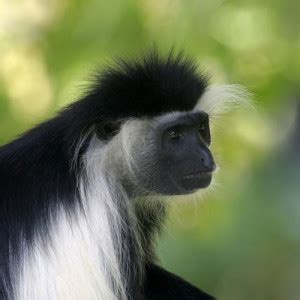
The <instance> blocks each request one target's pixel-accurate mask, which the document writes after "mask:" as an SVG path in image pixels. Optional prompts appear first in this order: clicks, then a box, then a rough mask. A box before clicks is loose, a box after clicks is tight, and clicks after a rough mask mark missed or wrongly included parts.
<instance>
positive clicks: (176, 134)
mask: <svg viewBox="0 0 300 300" xmlns="http://www.w3.org/2000/svg"><path fill="white" fill-rule="evenodd" d="M168 136H169V138H170V139H171V140H178V139H180V138H182V137H183V131H182V130H181V129H180V128H172V129H170V130H169V131H168Z"/></svg>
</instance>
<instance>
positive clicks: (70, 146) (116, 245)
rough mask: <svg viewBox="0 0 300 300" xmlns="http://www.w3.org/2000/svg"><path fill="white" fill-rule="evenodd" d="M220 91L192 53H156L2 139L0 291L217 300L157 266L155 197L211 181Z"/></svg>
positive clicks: (27, 295) (162, 210) (159, 212)
mask: <svg viewBox="0 0 300 300" xmlns="http://www.w3.org/2000/svg"><path fill="white" fill-rule="evenodd" d="M221 91H222V92H223V97H224V98H226V92H227V96H228V95H229V94H230V93H228V89H227V90H226V89H221ZM212 95H214V97H215V98H216V99H219V98H218V97H220V90H218V91H217V93H215V94H214V93H213V91H212V90H208V87H207V82H206V80H205V78H204V77H203V76H202V75H199V74H198V73H197V72H196V69H195V65H194V63H193V62H191V61H190V60H187V59H184V58H183V57H182V56H172V55H170V56H169V57H168V58H166V59H162V58H160V57H159V56H158V55H157V54H156V53H152V54H150V55H148V56H147V57H146V58H144V59H142V60H141V61H134V62H131V63H129V62H124V61H121V62H119V64H118V65H117V66H116V67H113V68H111V69H109V70H107V71H105V72H104V73H101V76H99V77H98V78H97V80H96V81H95V84H94V86H93V87H92V89H91V91H90V92H89V93H88V94H87V95H86V96H85V97H84V98H83V99H82V100H80V101H78V102H75V103H74V104H72V105H70V106H69V107H67V108H66V109H65V110H63V111H62V112H61V113H60V114H59V115H58V116H56V117H54V118H53V119H51V120H48V121H46V122H45V123H43V124H41V125H39V126H37V127H35V128H33V129H31V130H30V131H29V132H27V133H25V134H24V135H23V136H21V137H20V138H18V139H16V140H15V141H13V142H11V143H9V144H7V145H4V146H2V147H1V148H0V179H1V180H0V253H1V257H0V296H1V298H2V299H12V300H15V299H16V300H19V299H51V300H52V299H213V298H212V297H211V296H209V295H207V294H205V293H204V292H202V291H200V290H199V289H197V288H196V287H193V286H192V285H190V284H189V283H187V282H185V281H184V280H182V279H181V278H179V277H177V276H176V275H173V274H171V273H169V272H167V271H165V270H163V269H162V268H160V267H158V266H157V265H156V257H155V249H154V237H155V235H156V234H157V233H158V232H159V231H160V229H161V227H162V225H163V221H164V218H165V214H166V207H165V203H164V201H163V200H162V201H159V200H157V199H154V198H153V199H151V197H152V196H155V195H178V194H181V195H182V194H189V193H193V192H194V191H196V190H197V189H199V188H205V187H207V186H208V185H209V184H210V181H211V177H212V172H213V171H214V169H215V163H214V160H213V158H212V155H211V153H210V151H209V148H208V147H209V144H210V131H209V123H208V116H209V113H210V111H209V109H211V104H209V105H208V104H207V101H208V99H209V98H211V96H212ZM231 95H232V93H231ZM229 96H230V95H229ZM201 99H202V100H201ZM209 100H210V99H209ZM199 103H200V104H199ZM201 103H202V104H201ZM201 105H202V106H201ZM201 107H203V108H205V107H208V108H209V109H207V112H206V111H205V110H203V109H202V108H201Z"/></svg>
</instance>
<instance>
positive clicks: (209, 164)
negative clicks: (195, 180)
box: [200, 157, 216, 172]
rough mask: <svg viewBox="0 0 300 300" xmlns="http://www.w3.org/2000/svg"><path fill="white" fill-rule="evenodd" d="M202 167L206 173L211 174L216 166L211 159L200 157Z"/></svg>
mask: <svg viewBox="0 0 300 300" xmlns="http://www.w3.org/2000/svg"><path fill="white" fill-rule="evenodd" d="M200 160H201V163H202V165H203V166H204V167H205V168H206V169H207V171H208V172H213V171H214V170H215V169H216V164H215V162H214V160H213V159H211V158H209V157H207V158H205V157H201V159H200Z"/></svg>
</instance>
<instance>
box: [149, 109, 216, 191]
mask: <svg viewBox="0 0 300 300" xmlns="http://www.w3.org/2000/svg"><path fill="white" fill-rule="evenodd" d="M157 139H158V150H157V155H158V157H159V161H158V166H159V171H158V173H159V175H158V176H157V177H156V178H157V181H156V182H155V184H154V185H153V186H152V188H153V187H154V188H155V190H156V192H158V193H161V194H166V195H182V194H189V193H193V192H194V191H195V190H197V189H201V188H206V187H208V186H209V184H210V182H211V179H212V172H213V171H214V170H215V168H216V165H215V162H214V159H213V157H212V154H211V152H210V150H209V149H208V146H209V145H210V142H211V139H210V130H209V119H208V115H207V114H206V113H204V112H193V113H190V114H186V115H183V116H181V117H179V118H177V119H176V120H174V121H171V122H168V123H166V124H162V125H161V126H160V127H159V129H158V133H157Z"/></svg>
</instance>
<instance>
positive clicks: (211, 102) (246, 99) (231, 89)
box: [197, 84, 253, 118]
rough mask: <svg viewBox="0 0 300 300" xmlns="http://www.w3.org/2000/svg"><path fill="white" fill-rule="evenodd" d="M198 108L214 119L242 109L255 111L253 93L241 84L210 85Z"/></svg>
mask: <svg viewBox="0 0 300 300" xmlns="http://www.w3.org/2000/svg"><path fill="white" fill-rule="evenodd" d="M197 108H199V109H201V110H203V111H205V112H206V113H207V114H208V115H209V116H210V117H212V118H214V117H218V116H220V115H222V114H225V113H227V112H229V111H232V110H236V109H240V108H251V109H253V102H252V101H251V93H250V92H249V91H248V90H247V89H245V88H244V87H243V86H241V85H239V84H220V85H210V86H209V87H208V88H207V89H206V91H205V92H204V93H203V95H202V97H201V98H200V99H199V102H198V105H197Z"/></svg>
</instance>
